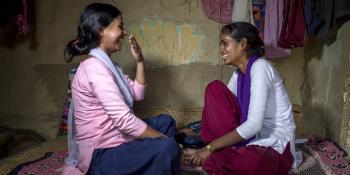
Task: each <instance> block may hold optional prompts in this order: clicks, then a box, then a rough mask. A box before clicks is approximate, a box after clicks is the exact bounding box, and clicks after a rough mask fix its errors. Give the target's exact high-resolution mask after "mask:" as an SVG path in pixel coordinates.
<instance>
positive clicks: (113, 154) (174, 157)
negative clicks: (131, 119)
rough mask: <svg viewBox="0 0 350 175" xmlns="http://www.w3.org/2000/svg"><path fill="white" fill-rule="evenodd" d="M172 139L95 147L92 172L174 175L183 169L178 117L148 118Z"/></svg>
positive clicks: (92, 173)
mask: <svg viewBox="0 0 350 175" xmlns="http://www.w3.org/2000/svg"><path fill="white" fill-rule="evenodd" d="M145 122H146V123H147V124H148V125H149V126H151V127H152V128H154V129H156V130H158V131H159V132H162V133H163V134H165V135H167V136H168V137H169V138H146V139H142V140H134V141H131V142H128V143H124V144H122V145H119V146H116V147H113V148H104V149H95V150H94V152H93V155H92V160H91V164H90V168H89V171H88V173H87V174H88V175H172V174H176V173H178V171H179V167H180V150H179V147H178V144H177V143H176V142H175V139H174V134H175V128H176V124H175V120H174V119H173V118H172V117H171V116H169V115H159V116H156V117H152V118H149V119H146V120H145Z"/></svg>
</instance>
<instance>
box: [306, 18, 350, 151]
mask: <svg viewBox="0 0 350 175" xmlns="http://www.w3.org/2000/svg"><path fill="white" fill-rule="evenodd" d="M349 32H350V22H347V23H345V24H344V25H343V26H342V27H341V28H340V29H339V30H338V32H337V36H336V40H335V41H334V42H332V43H330V44H322V43H321V42H319V41H317V40H316V39H315V38H311V39H310V43H309V44H308V47H306V48H305V65H306V67H305V82H304V84H303V87H302V104H303V108H304V116H305V118H304V119H305V120H304V122H305V125H306V126H307V129H308V132H309V133H314V134H317V135H324V136H326V137H328V138H331V139H332V140H334V141H336V142H337V143H339V144H340V145H341V146H342V147H343V148H345V149H346V150H347V151H350V140H349V109H350V108H349V95H348V94H349V92H350V91H349V77H350V74H349V73H350V72H349V56H350V55H349V48H350V42H349V41H350V33H349Z"/></svg>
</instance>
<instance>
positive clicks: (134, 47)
mask: <svg viewBox="0 0 350 175" xmlns="http://www.w3.org/2000/svg"><path fill="white" fill-rule="evenodd" d="M129 44H130V49H131V54H132V56H133V57H134V58H135V60H136V62H138V63H139V62H143V61H144V59H143V55H142V51H141V48H140V46H139V44H138V43H137V41H136V38H135V37H134V36H133V35H132V34H131V35H130V36H129Z"/></svg>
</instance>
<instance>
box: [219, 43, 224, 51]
mask: <svg viewBox="0 0 350 175" xmlns="http://www.w3.org/2000/svg"><path fill="white" fill-rule="evenodd" d="M223 52H224V47H223V46H222V45H221V44H220V45H219V53H223Z"/></svg>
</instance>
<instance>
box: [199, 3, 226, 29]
mask: <svg viewBox="0 0 350 175" xmlns="http://www.w3.org/2000/svg"><path fill="white" fill-rule="evenodd" d="M202 5H203V11H204V13H205V15H207V17H208V18H209V19H212V20H214V21H216V22H219V23H225V24H229V23H231V22H232V10H233V0H202Z"/></svg>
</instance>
